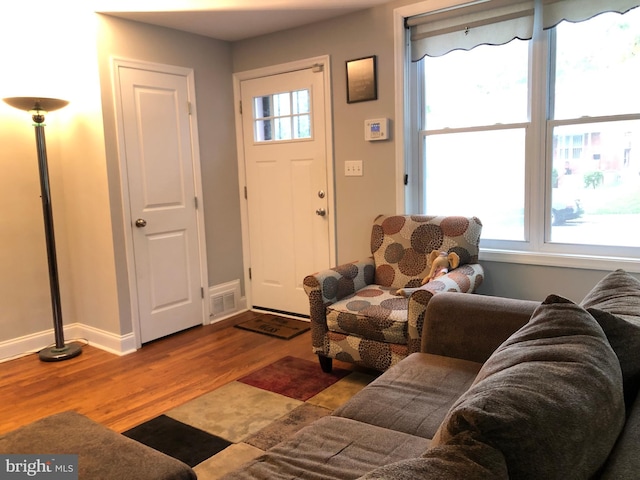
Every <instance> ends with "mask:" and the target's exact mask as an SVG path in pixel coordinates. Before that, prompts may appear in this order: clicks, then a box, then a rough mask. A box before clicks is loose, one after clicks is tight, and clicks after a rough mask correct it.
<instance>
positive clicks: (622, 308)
mask: <svg viewBox="0 0 640 480" xmlns="http://www.w3.org/2000/svg"><path fill="white" fill-rule="evenodd" d="M580 306H581V307H583V308H597V309H599V310H603V311H605V312H608V313H611V314H612V315H615V316H617V317H620V318H623V319H625V320H628V321H629V322H632V323H636V324H638V325H640V280H638V279H636V278H635V277H633V276H631V275H629V274H628V273H627V272H625V271H624V270H622V269H618V270H616V271H614V272H611V273H609V274H607V275H606V276H605V277H604V278H603V279H602V280H600V281H599V282H598V283H597V284H596V285H595V286H594V287H593V288H592V289H591V291H590V292H589V293H587V295H586V296H585V297H584V299H583V300H582V302H580Z"/></svg>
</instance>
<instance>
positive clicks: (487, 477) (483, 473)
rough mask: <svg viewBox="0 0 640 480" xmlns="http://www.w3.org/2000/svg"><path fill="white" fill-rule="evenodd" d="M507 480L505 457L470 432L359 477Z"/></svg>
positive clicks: (409, 479)
mask: <svg viewBox="0 0 640 480" xmlns="http://www.w3.org/2000/svg"><path fill="white" fill-rule="evenodd" d="M418 478H419V479H421V480H429V479H433V480H443V479H461V480H462V479H464V480H508V479H509V473H508V471H507V465H506V463H505V460H504V456H503V455H502V453H501V452H500V451H499V450H496V449H495V448H492V447H491V446H489V445H487V444H485V443H482V442H479V441H478V440H477V439H475V438H473V437H472V436H471V435H469V434H468V432H465V433H461V434H459V435H456V437H454V438H453V439H452V440H451V441H449V442H448V443H446V444H445V445H438V446H436V447H434V448H431V449H429V450H428V451H427V452H426V453H425V454H424V455H422V457H421V458H412V459H410V460H403V461H400V462H396V463H391V464H389V465H385V466H383V467H379V468H376V469H375V470H374V471H372V472H370V473H368V474H366V475H364V476H362V477H360V480H374V479H384V480H388V479H393V480H416V479H418Z"/></svg>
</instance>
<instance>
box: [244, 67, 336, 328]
mask: <svg viewBox="0 0 640 480" xmlns="http://www.w3.org/2000/svg"><path fill="white" fill-rule="evenodd" d="M240 93H241V99H242V106H243V107H242V110H243V112H242V131H243V148H244V160H245V175H246V186H247V210H248V214H247V216H248V231H249V244H250V246H249V250H250V257H251V259H250V267H251V280H250V288H251V302H252V304H253V306H254V308H265V309H270V310H277V311H282V312H288V313H293V314H301V315H309V300H308V298H307V296H306V294H305V292H304V289H303V286H302V281H303V279H304V277H305V276H306V275H309V274H311V273H314V272H317V271H319V270H322V269H325V268H329V266H330V263H331V260H330V243H331V240H330V222H331V221H332V219H333V212H332V211H331V208H330V206H332V205H333V200H332V199H331V198H329V195H330V191H329V184H328V178H327V142H326V131H325V116H326V115H328V112H326V111H325V108H326V105H325V85H324V75H323V72H322V69H321V68H306V69H302V70H298V71H293V72H289V73H281V74H277V75H269V76H266V77H261V78H254V79H249V80H244V81H242V82H241V84H240ZM331 191H332V190H331Z"/></svg>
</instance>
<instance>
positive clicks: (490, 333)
mask: <svg viewBox="0 0 640 480" xmlns="http://www.w3.org/2000/svg"><path fill="white" fill-rule="evenodd" d="M539 305H540V302H536V301H532V300H517V299H513V298H504V297H493V296H488V295H459V294H457V293H449V292H443V293H441V294H439V295H435V296H434V298H432V299H431V300H430V301H429V304H428V305H427V308H426V312H425V315H424V326H423V328H422V342H421V351H423V352H425V353H432V354H435V355H444V356H448V357H454V358H461V359H463V360H471V361H473V362H479V363H484V362H485V361H486V360H487V359H488V358H489V357H490V356H491V354H492V353H493V352H494V351H495V349H496V348H498V347H499V346H500V344H502V342H504V341H505V340H506V339H507V338H509V337H510V336H511V334H513V333H514V332H515V331H517V330H518V329H519V328H520V327H522V326H523V325H525V324H526V323H527V322H528V321H529V318H530V317H531V314H532V313H533V311H534V310H535V309H536V308H537V307H538V306H539Z"/></svg>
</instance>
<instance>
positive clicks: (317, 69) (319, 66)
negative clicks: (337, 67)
mask: <svg viewBox="0 0 640 480" xmlns="http://www.w3.org/2000/svg"><path fill="white" fill-rule="evenodd" d="M323 70H324V65H322V64H321V63H316V64H314V65H313V66H312V67H311V71H312V72H313V73H320V72H322V71H323Z"/></svg>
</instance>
